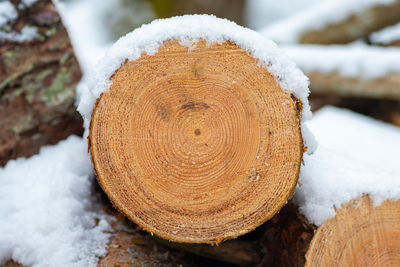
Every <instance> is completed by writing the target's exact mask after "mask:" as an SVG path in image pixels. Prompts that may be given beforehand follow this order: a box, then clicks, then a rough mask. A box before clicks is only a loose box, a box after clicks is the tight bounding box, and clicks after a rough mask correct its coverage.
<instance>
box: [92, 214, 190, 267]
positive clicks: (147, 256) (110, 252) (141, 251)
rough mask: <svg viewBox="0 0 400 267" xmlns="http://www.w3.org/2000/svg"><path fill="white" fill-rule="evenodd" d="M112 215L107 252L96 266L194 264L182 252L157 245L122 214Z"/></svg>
mask: <svg viewBox="0 0 400 267" xmlns="http://www.w3.org/2000/svg"><path fill="white" fill-rule="evenodd" d="M113 216H115V221H114V223H113V225H112V227H113V233H112V235H111V237H110V242H109V245H108V248H107V254H106V255H105V256H104V257H102V258H100V259H99V262H98V263H97V266H98V267H114V266H120V267H130V266H165V267H166V266H187V267H190V266H194V265H193V264H192V263H191V262H190V261H186V260H185V259H184V255H182V253H179V252H176V251H171V250H168V249H166V248H164V247H162V246H161V245H158V244H157V243H156V242H154V240H152V239H151V238H150V237H149V236H148V235H146V233H143V231H140V229H138V227H136V226H134V225H130V224H129V223H128V222H126V220H125V219H124V217H123V216H120V215H118V214H114V215H113Z"/></svg>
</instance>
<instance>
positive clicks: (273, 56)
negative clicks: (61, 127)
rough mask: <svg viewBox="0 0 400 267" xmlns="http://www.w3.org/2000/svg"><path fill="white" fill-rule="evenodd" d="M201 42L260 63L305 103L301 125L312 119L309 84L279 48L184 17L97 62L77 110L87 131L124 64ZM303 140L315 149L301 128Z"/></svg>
mask: <svg viewBox="0 0 400 267" xmlns="http://www.w3.org/2000/svg"><path fill="white" fill-rule="evenodd" d="M200 39H203V40H206V41H207V43H208V44H214V43H218V44H221V43H224V42H227V41H229V42H232V43H234V44H236V45H238V46H240V47H241V48H242V49H243V50H245V51H246V52H247V53H249V55H251V56H252V57H254V58H256V59H257V60H259V64H260V66H262V67H264V68H266V69H267V70H268V71H269V72H270V73H271V74H272V75H273V76H274V78H275V80H276V81H277V83H278V84H279V85H280V87H281V88H282V89H283V90H284V91H286V92H288V93H292V94H293V95H294V96H295V97H296V98H297V99H299V100H300V101H301V103H302V122H304V121H305V120H309V119H311V111H310V105H309V103H308V95H309V89H308V85H309V81H308V78H307V77H306V76H305V75H304V74H303V72H302V71H301V70H299V69H298V68H297V67H296V64H295V63H294V62H292V61H291V60H290V59H289V58H288V57H287V56H286V54H285V53H284V52H282V50H281V49H279V48H278V46H277V45H276V44H275V43H274V42H272V41H270V40H268V39H266V38H265V37H263V36H261V35H260V34H258V33H257V32H255V31H252V30H250V29H247V28H245V27H241V26H239V25H237V24H236V23H234V22H231V21H229V20H226V19H220V18H216V17H215V16H210V15H185V16H180V17H174V18H170V19H160V20H155V21H153V22H152V23H150V24H147V25H143V26H142V27H140V28H138V29H136V30H134V31H133V32H131V33H129V34H127V35H125V36H124V37H121V38H120V39H119V40H118V41H117V42H116V43H115V44H114V45H113V46H112V47H111V48H110V49H109V50H108V51H107V53H106V54H105V56H104V57H103V58H102V59H101V60H100V61H99V62H98V64H97V66H96V69H95V70H94V71H93V72H92V73H91V75H90V77H89V84H88V87H89V90H88V91H86V92H83V93H82V95H81V97H80V101H79V106H78V110H79V112H80V113H81V114H82V116H83V118H84V120H85V127H86V128H88V126H89V123H90V119H91V115H92V111H93V108H94V105H95V102H96V100H97V99H98V98H99V97H100V95H101V94H102V93H103V92H105V91H107V90H108V88H109V87H110V85H111V83H112V81H111V80H110V78H111V76H112V75H113V74H114V73H115V71H116V70H118V68H119V67H120V66H121V65H122V64H123V63H124V62H125V60H126V59H128V60H130V61H133V60H137V59H139V58H140V57H141V56H142V55H143V53H146V54H148V55H154V54H156V53H157V51H158V49H159V47H161V46H162V44H163V43H164V42H166V41H168V40H178V41H179V43H180V44H181V45H184V46H187V47H189V48H190V47H192V46H194V45H195V44H196V43H197V42H198V41H199V40H200ZM302 131H303V139H304V142H305V145H306V146H307V147H308V149H309V151H310V150H313V147H314V146H315V143H314V139H313V137H312V135H311V134H310V133H308V131H307V129H306V127H305V126H304V125H302Z"/></svg>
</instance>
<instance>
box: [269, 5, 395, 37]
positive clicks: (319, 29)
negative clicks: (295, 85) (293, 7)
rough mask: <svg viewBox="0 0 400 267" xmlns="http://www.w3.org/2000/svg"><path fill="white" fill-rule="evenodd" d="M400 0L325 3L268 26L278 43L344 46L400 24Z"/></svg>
mask: <svg viewBox="0 0 400 267" xmlns="http://www.w3.org/2000/svg"><path fill="white" fill-rule="evenodd" d="M399 12H400V0H369V1H365V0H352V1H348V0H336V1H321V2H319V3H316V4H315V5H313V6H311V7H310V8H307V9H304V10H302V11H300V12H298V13H296V14H295V15H293V16H291V17H288V18H285V19H283V20H281V21H278V22H277V23H273V24H271V25H268V26H266V27H265V28H264V29H262V30H261V33H262V34H264V35H266V36H267V37H269V38H270V39H272V40H274V41H275V42H277V43H281V44H283V43H314V44H344V43H350V42H352V41H354V40H357V39H360V38H367V37H368V35H369V34H371V33H372V32H374V31H377V30H380V29H382V28H384V27H387V26H389V25H392V24H395V23H397V22H399V20H400V18H399V16H398V14H399Z"/></svg>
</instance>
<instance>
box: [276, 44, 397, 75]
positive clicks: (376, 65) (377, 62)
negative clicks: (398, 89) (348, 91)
mask: <svg viewBox="0 0 400 267" xmlns="http://www.w3.org/2000/svg"><path fill="white" fill-rule="evenodd" d="M282 48H283V49H284V50H285V52H286V53H287V54H288V56H289V57H290V58H291V59H292V60H294V61H295V62H296V63H297V65H298V66H299V68H301V69H302V70H303V71H304V72H305V73H311V72H314V71H315V72H321V73H333V72H337V73H340V74H341V75H343V76H346V77H362V78H365V79H373V78H379V77H384V76H386V75H387V74H390V73H398V72H400V64H399V62H400V48H394V47H393V48H384V47H374V46H368V45H364V44H352V45H343V46H341V45H330V46H322V45H321V46H320V45H293V46H283V47H282Z"/></svg>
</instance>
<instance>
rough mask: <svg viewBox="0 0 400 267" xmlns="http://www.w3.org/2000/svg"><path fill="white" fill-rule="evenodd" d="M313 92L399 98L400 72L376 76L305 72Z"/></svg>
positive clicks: (345, 95) (347, 95)
mask: <svg viewBox="0 0 400 267" xmlns="http://www.w3.org/2000/svg"><path fill="white" fill-rule="evenodd" d="M307 76H308V77H309V78H310V82H311V85H310V89H311V91H312V93H313V94H319V95H337V96H343V97H365V98H377V99H394V100H400V74H399V73H391V74H387V75H386V76H383V77H378V78H371V79H368V78H363V77H346V76H343V75H341V74H340V73H337V72H333V73H323V72H317V71H315V72H311V73H307Z"/></svg>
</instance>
